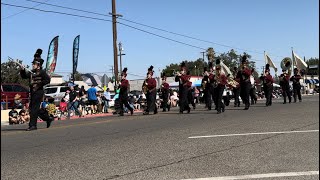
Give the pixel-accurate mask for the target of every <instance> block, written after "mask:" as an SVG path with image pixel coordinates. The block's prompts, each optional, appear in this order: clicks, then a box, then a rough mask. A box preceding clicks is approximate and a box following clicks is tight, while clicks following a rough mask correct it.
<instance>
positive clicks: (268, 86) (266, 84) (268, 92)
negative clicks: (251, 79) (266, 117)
mask: <svg viewBox="0 0 320 180" xmlns="http://www.w3.org/2000/svg"><path fill="white" fill-rule="evenodd" d="M260 80H261V81H262V83H263V90H264V94H265V97H266V106H271V105H272V92H273V78H272V76H271V74H270V65H269V64H267V65H266V70H265V74H264V75H263V76H261V77H260Z"/></svg>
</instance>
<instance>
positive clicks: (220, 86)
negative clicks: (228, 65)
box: [215, 66, 227, 114]
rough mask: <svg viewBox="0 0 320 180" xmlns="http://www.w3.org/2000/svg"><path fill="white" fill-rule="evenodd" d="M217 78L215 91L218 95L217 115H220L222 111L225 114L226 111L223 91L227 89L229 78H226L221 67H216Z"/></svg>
mask: <svg viewBox="0 0 320 180" xmlns="http://www.w3.org/2000/svg"><path fill="white" fill-rule="evenodd" d="M216 71H217V72H216V76H217V77H216V78H215V80H216V81H217V82H216V83H217V87H216V89H215V94H216V103H217V104H216V106H217V111H218V112H217V114H220V113H221V111H222V112H224V109H225V105H224V103H223V102H222V95H223V91H224V89H225V87H226V84H227V77H226V76H225V74H224V73H222V72H221V67H220V66H217V67H216Z"/></svg>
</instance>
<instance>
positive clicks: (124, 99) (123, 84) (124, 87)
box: [119, 68, 133, 116]
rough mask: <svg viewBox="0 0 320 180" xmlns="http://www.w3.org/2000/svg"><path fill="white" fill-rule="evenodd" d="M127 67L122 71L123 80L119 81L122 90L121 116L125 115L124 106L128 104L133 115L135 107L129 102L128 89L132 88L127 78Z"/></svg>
mask: <svg viewBox="0 0 320 180" xmlns="http://www.w3.org/2000/svg"><path fill="white" fill-rule="evenodd" d="M127 70H128V69H127V68H124V69H123V71H122V73H121V81H120V83H119V86H120V92H119V102H120V116H123V112H124V106H126V107H127V108H128V109H129V110H130V112H131V115H132V114H133V108H132V107H131V106H130V105H129V103H128V90H129V88H130V85H129V81H128V80H127Z"/></svg>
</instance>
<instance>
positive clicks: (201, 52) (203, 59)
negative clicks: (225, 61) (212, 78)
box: [200, 52, 206, 61]
mask: <svg viewBox="0 0 320 180" xmlns="http://www.w3.org/2000/svg"><path fill="white" fill-rule="evenodd" d="M200 53H202V59H203V61H204V54H205V53H206V52H200Z"/></svg>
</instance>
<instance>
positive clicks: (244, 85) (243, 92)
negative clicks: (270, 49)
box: [236, 55, 251, 110]
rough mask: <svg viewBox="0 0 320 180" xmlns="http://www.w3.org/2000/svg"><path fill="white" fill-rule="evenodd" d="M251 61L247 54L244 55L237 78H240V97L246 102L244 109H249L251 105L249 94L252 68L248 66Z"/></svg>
mask: <svg viewBox="0 0 320 180" xmlns="http://www.w3.org/2000/svg"><path fill="white" fill-rule="evenodd" d="M248 63H249V61H248V60H247V56H246V55H244V56H242V60H241V68H240V69H239V70H238V73H237V76H236V78H239V79H240V97H241V99H242V101H243V103H244V104H245V108H244V110H248V109H249V107H250V101H249V94H250V88H251V83H250V75H251V70H250V69H249V67H248Z"/></svg>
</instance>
